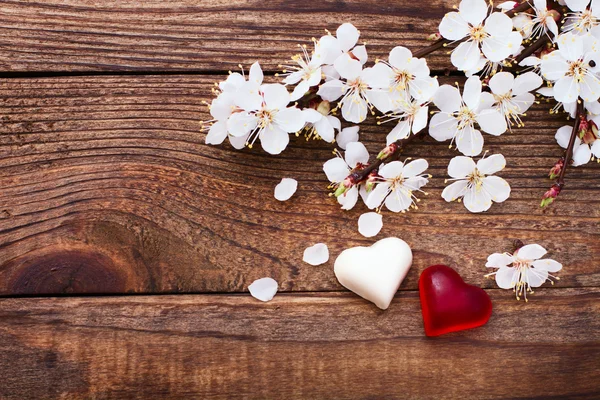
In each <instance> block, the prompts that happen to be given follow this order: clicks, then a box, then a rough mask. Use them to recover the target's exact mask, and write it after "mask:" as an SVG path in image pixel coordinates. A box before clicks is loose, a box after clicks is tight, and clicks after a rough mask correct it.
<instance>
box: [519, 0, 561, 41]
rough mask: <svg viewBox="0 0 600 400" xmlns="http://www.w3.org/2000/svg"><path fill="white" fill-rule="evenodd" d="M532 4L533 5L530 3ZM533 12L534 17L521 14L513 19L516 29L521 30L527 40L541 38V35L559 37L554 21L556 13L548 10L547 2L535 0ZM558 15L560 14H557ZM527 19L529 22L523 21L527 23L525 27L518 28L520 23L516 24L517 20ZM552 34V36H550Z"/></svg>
mask: <svg viewBox="0 0 600 400" xmlns="http://www.w3.org/2000/svg"><path fill="white" fill-rule="evenodd" d="M530 4H531V3H530ZM532 5H533V7H532V8H533V12H534V13H535V14H534V15H531V14H526V13H520V14H519V15H518V16H516V17H515V18H513V23H514V25H515V28H517V29H519V30H521V32H522V33H524V37H525V38H529V37H534V38H535V37H539V36H541V35H547V36H548V37H549V38H552V37H554V38H556V37H558V25H557V24H556V21H555V20H554V15H555V14H554V13H553V12H552V11H550V10H548V7H547V4H546V0H533V4H532ZM556 15H558V14H556ZM523 17H525V18H527V21H526V20H525V19H523V20H522V21H524V22H525V24H524V25H522V26H518V23H515V20H516V19H517V18H523ZM549 33H552V36H550V35H549Z"/></svg>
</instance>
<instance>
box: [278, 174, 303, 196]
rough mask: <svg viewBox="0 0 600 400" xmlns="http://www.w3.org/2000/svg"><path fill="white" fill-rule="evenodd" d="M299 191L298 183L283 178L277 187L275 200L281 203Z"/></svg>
mask: <svg viewBox="0 0 600 400" xmlns="http://www.w3.org/2000/svg"><path fill="white" fill-rule="evenodd" d="M297 189H298V181H297V180H295V179H292V178H283V179H282V180H281V182H279V184H278V185H277V186H275V198H276V199H277V200H279V201H286V200H289V198H290V197H292V196H293V195H294V193H296V190H297Z"/></svg>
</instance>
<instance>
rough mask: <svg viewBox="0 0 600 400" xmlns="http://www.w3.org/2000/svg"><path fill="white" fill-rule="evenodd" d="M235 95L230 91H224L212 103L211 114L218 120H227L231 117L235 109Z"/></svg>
mask: <svg viewBox="0 0 600 400" xmlns="http://www.w3.org/2000/svg"><path fill="white" fill-rule="evenodd" d="M234 103H235V95H234V94H233V93H229V92H223V93H221V94H220V95H219V96H217V98H215V99H214V100H213V101H212V103H211V105H210V115H211V116H212V117H213V118H214V119H216V120H219V121H221V120H225V119H227V118H229V116H230V115H231V112H232V111H233V108H234V107H233V105H234Z"/></svg>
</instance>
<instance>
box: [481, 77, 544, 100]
mask: <svg viewBox="0 0 600 400" xmlns="http://www.w3.org/2000/svg"><path fill="white" fill-rule="evenodd" d="M496 75H497V74H496ZM492 79H493V78H492ZM490 83H491V81H490ZM542 83H544V81H543V80H542V78H540V76H539V75H538V74H536V73H535V72H532V71H529V72H525V73H524V74H521V75H517V77H516V78H515V81H514V85H513V86H512V93H513V95H514V96H518V95H520V94H523V93H526V92H531V91H533V90H535V89H537V88H539V87H540V86H542Z"/></svg>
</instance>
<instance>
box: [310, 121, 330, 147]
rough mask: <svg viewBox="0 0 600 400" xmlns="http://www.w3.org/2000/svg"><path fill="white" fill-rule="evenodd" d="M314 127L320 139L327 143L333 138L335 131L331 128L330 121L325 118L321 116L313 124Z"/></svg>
mask: <svg viewBox="0 0 600 400" xmlns="http://www.w3.org/2000/svg"><path fill="white" fill-rule="evenodd" d="M313 126H314V128H315V129H316V130H317V133H318V134H319V136H321V139H323V140H324V141H326V142H328V143H332V142H333V141H334V139H335V131H334V130H333V126H331V122H329V119H327V118H321V119H320V120H319V121H317V122H315V123H314V124H313Z"/></svg>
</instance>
